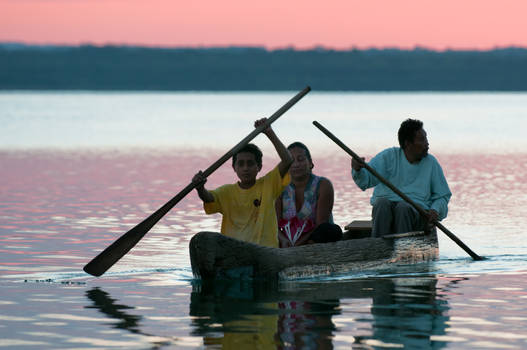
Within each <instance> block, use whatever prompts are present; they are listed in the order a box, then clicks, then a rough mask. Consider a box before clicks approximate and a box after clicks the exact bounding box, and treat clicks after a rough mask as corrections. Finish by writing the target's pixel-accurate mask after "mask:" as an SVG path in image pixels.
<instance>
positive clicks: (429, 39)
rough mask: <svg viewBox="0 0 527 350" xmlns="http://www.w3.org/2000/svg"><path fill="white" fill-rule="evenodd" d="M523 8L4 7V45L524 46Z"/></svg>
mask: <svg viewBox="0 0 527 350" xmlns="http://www.w3.org/2000/svg"><path fill="white" fill-rule="evenodd" d="M526 14H527V0H500V1H497V0H434V1H428V0H382V1H381V0H370V1H367V0H366V1H365V0H360V1H358V0H317V1H310V0H302V1H300V0H289V1H288V0H281V1H277V0H267V1H251V0H223V1H220V0H218V1H203V0H202V1H192V0H0V42H23V43H28V44H69V45H71V44H73V45H76V44H96V45H104V44H116V45H121V44H125V45H145V46H164V47H178V46H184V47H210V46H231V45H236V46H264V47H267V48H269V49H274V48H283V47H290V46H293V47H295V48H300V49H305V48H313V47H316V46H322V47H326V48H335V49H349V48H352V47H357V48H368V47H377V48H383V47H400V48H413V47H415V46H422V47H426V48H431V49H437V50H443V49H447V48H452V49H491V48H495V47H506V46H520V47H527V20H526Z"/></svg>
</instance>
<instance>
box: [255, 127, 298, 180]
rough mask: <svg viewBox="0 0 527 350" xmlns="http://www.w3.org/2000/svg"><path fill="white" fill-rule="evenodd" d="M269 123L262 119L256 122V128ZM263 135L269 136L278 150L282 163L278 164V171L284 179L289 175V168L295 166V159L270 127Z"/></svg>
mask: <svg viewBox="0 0 527 350" xmlns="http://www.w3.org/2000/svg"><path fill="white" fill-rule="evenodd" d="M266 121H267V118H262V119H259V120H257V121H256V122H254V127H255V128H257V127H259V126H260V125H262V124H263V123H265V122H266ZM263 133H264V134H265V135H266V136H267V138H268V139H269V140H270V141H271V143H272V144H273V146H274V148H275V149H276V153H278V156H279V157H280V163H279V164H278V170H279V171H280V176H281V177H284V176H285V174H287V171H288V170H289V167H290V166H291V164H293V157H291V154H290V153H289V151H288V150H287V148H285V146H284V144H283V143H282V141H280V139H279V138H278V136H276V134H275V133H274V131H273V129H272V128H271V127H270V126H269V127H268V128H267V129H265V130H264V131H263Z"/></svg>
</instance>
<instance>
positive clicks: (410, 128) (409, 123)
mask: <svg viewBox="0 0 527 350" xmlns="http://www.w3.org/2000/svg"><path fill="white" fill-rule="evenodd" d="M422 128H423V122H422V121H420V120H417V119H410V118H408V119H406V120H405V121H404V122H402V123H401V127H400V128H399V132H398V133H397V136H398V138H399V145H400V146H401V148H403V149H404V146H405V143H406V141H408V142H410V143H412V142H414V140H415V134H416V133H417V132H418V131H419V130H421V129H422Z"/></svg>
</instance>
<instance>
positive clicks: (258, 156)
mask: <svg viewBox="0 0 527 350" xmlns="http://www.w3.org/2000/svg"><path fill="white" fill-rule="evenodd" d="M244 152H246V153H252V154H253V155H254V160H256V164H257V165H258V167H259V168H261V167H262V151H260V149H259V148H258V146H256V145H255V144H254V143H248V144H246V145H245V146H243V147H242V148H241V149H240V150H238V152H236V153H234V155H233V156H232V167H233V168H234V164H235V163H236V158H237V157H238V154H239V153H244Z"/></svg>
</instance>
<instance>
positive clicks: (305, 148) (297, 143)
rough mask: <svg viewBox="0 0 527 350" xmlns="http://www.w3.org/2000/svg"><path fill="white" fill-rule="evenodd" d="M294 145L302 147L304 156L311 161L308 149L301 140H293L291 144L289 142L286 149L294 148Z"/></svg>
mask: <svg viewBox="0 0 527 350" xmlns="http://www.w3.org/2000/svg"><path fill="white" fill-rule="evenodd" d="M295 147H298V148H302V149H303V150H304V151H306V157H307V159H309V162H310V163H313V160H312V159H311V153H310V152H309V150H308V149H307V146H306V145H304V144H303V143H302V142H298V141H297V142H293V143H292V144H290V145H289V146H287V149H288V150H290V149H291V148H295Z"/></svg>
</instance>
